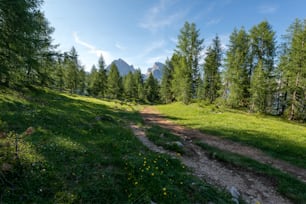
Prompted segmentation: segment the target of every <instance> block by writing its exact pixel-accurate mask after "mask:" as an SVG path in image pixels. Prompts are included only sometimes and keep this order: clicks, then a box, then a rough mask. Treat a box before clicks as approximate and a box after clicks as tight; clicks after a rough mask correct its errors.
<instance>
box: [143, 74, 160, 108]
mask: <svg viewBox="0 0 306 204" xmlns="http://www.w3.org/2000/svg"><path fill="white" fill-rule="evenodd" d="M144 89H145V96H146V100H147V101H148V102H150V103H153V102H157V101H158V100H159V86H158V81H157V79H155V78H154V77H153V75H152V73H150V75H149V77H148V78H147V79H146V81H145V84H144Z"/></svg>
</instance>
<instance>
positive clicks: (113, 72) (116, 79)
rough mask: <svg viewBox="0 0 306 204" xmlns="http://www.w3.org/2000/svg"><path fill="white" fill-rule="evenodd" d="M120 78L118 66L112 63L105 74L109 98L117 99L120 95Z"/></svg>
mask: <svg viewBox="0 0 306 204" xmlns="http://www.w3.org/2000/svg"><path fill="white" fill-rule="evenodd" d="M121 83H122V80H121V77H120V75H119V71H118V68H117V66H116V64H115V63H112V64H111V66H110V70H109V73H108V76H107V96H108V97H109V98H111V99H119V97H120V96H121V93H120V91H121V88H122V84H121Z"/></svg>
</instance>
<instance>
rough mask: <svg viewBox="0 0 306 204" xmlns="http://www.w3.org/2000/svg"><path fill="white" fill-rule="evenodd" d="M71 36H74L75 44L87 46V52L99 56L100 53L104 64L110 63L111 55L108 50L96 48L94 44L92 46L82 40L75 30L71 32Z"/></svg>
mask: <svg viewBox="0 0 306 204" xmlns="http://www.w3.org/2000/svg"><path fill="white" fill-rule="evenodd" d="M73 38H74V41H75V42H76V43H77V44H79V45H82V46H83V47H85V48H87V49H88V51H89V53H91V54H95V55H96V56H97V57H100V56H101V55H102V56H103V58H104V60H105V63H106V64H110V63H111V61H112V59H113V57H112V55H111V54H110V52H108V51H105V50H101V49H97V48H96V47H95V46H93V45H91V44H89V43H87V42H84V41H83V40H81V39H80V38H79V36H78V34H77V33H76V32H74V33H73Z"/></svg>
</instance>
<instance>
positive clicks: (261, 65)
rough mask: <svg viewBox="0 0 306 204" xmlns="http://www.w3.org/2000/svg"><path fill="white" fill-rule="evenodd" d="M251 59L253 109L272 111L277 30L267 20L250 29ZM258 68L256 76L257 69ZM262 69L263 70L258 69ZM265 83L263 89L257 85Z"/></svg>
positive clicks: (264, 111) (263, 111)
mask: <svg viewBox="0 0 306 204" xmlns="http://www.w3.org/2000/svg"><path fill="white" fill-rule="evenodd" d="M250 43H251V59H252V62H253V63H252V69H250V73H249V74H250V77H251V91H250V93H251V100H252V102H251V103H252V104H251V110H253V111H260V112H262V113H272V109H273V100H274V98H273V93H274V92H275V89H276V86H275V84H276V83H275V80H276V79H275V68H274V57H275V50H276V48H275V32H274V31H273V30H272V27H271V25H270V24H269V23H268V22H267V21H263V22H261V23H259V24H258V25H256V26H254V27H253V28H252V29H251V30H250ZM256 69H257V72H256V76H255V77H254V76H253V75H255V73H253V72H255V70H256ZM258 69H261V70H258ZM259 83H263V84H262V86H263V89H259V90H256V88H257V87H256V86H258V84H259Z"/></svg>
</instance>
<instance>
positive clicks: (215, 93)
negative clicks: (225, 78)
mask: <svg viewBox="0 0 306 204" xmlns="http://www.w3.org/2000/svg"><path fill="white" fill-rule="evenodd" d="M206 55H207V56H206V58H205V62H204V77H203V86H204V88H203V91H204V99H206V100H208V101H209V102H210V103H213V102H214V101H215V100H216V99H217V97H219V90H220V89H221V77H220V70H219V69H220V66H221V56H222V50H221V42H220V39H219V37H218V36H216V37H215V38H214V39H213V43H212V46H210V47H208V49H207V52H206Z"/></svg>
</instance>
